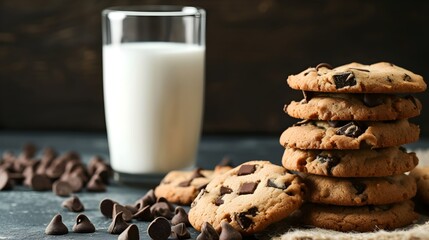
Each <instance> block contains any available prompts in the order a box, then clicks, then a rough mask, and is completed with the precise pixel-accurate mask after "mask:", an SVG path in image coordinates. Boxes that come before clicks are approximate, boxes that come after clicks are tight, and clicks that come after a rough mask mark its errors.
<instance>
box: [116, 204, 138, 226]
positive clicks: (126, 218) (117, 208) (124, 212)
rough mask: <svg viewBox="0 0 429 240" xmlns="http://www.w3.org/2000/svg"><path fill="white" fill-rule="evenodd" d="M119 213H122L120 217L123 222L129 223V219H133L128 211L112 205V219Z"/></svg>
mask: <svg viewBox="0 0 429 240" xmlns="http://www.w3.org/2000/svg"><path fill="white" fill-rule="evenodd" d="M119 212H123V214H122V217H123V218H124V221H125V222H129V221H131V219H133V214H132V213H131V212H130V210H128V209H126V208H125V207H124V206H122V205H121V204H119V203H114V204H113V211H112V217H113V216H116V215H117V214H118V213H119Z"/></svg>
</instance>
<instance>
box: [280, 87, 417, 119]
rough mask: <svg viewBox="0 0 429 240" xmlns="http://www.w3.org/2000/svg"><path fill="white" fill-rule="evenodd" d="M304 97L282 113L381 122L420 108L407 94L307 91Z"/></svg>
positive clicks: (415, 113)
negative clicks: (400, 95)
mask: <svg viewBox="0 0 429 240" xmlns="http://www.w3.org/2000/svg"><path fill="white" fill-rule="evenodd" d="M305 97H306V98H305V99H303V100H301V101H299V102H296V101H292V102H291V103H290V104H289V105H286V106H285V108H284V110H285V112H286V113H287V114H288V115H289V116H291V117H294V118H301V119H314V120H357V121H385V120H397V119H405V118H412V117H415V116H418V115H420V111H421V109H422V104H421V102H420V101H419V100H418V99H416V98H414V97H412V96H410V95H409V96H405V97H399V96H395V95H388V94H338V93H337V94H335V93H334V94H332V93H331V94H330V93H310V92H308V93H306V94H305Z"/></svg>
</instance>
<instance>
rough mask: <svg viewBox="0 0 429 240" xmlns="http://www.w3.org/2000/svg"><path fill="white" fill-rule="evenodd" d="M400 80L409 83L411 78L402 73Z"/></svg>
mask: <svg viewBox="0 0 429 240" xmlns="http://www.w3.org/2000/svg"><path fill="white" fill-rule="evenodd" d="M402 79H403V80H404V81H406V82H410V81H411V77H410V76H409V75H408V74H406V73H404V76H403V77H402Z"/></svg>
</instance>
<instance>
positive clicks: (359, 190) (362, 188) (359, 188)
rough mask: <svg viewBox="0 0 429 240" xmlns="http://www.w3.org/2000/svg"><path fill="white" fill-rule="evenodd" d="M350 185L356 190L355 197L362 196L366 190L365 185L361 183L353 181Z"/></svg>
mask: <svg viewBox="0 0 429 240" xmlns="http://www.w3.org/2000/svg"><path fill="white" fill-rule="evenodd" d="M352 185H353V187H354V189H356V194H357V195H359V194H362V193H363V192H364V191H365V189H366V184H365V183H362V182H358V181H353V182H352Z"/></svg>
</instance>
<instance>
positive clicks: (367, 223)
mask: <svg viewBox="0 0 429 240" xmlns="http://www.w3.org/2000/svg"><path fill="white" fill-rule="evenodd" d="M287 81H288V84H289V86H290V87H291V88H293V89H296V90H302V91H303V95H304V99H302V100H301V101H299V102H296V101H292V102H291V103H290V104H289V105H286V106H285V108H284V110H285V112H286V113H287V114H289V115H290V116H292V117H295V118H300V119H304V121H301V122H298V123H297V124H295V125H294V126H292V127H290V128H288V129H286V130H285V131H284V132H283V134H282V135H281V137H280V143H281V145H282V146H284V147H285V152H284V155H283V159H282V163H283V166H284V167H285V168H286V169H289V170H294V171H298V172H300V175H301V176H303V177H304V181H305V183H306V186H307V188H308V193H307V196H306V200H307V201H308V202H309V203H308V204H307V205H306V206H304V207H303V209H302V211H303V218H304V221H305V223H306V224H310V225H314V226H316V227H323V228H328V229H333V230H339V231H373V230H376V229H394V228H399V227H403V226H406V225H409V224H411V223H412V222H413V221H414V220H416V218H417V214H416V213H415V212H414V210H413V208H414V206H413V203H412V201H410V199H411V198H412V197H414V196H415V194H416V182H415V180H414V178H412V177H410V176H408V175H405V174H404V173H405V172H408V171H410V170H412V169H413V168H414V167H416V165H417V164H418V159H417V157H416V155H415V153H411V152H407V151H406V149H405V148H403V147H401V145H403V144H407V143H410V142H414V141H417V140H418V138H419V133H420V129H419V127H418V126H417V125H415V124H412V123H410V122H408V118H412V117H416V116H418V115H419V114H420V111H421V108H422V104H421V103H420V101H419V100H418V99H416V98H414V97H412V96H410V95H405V94H404V93H415V92H422V91H424V90H425V89H426V84H425V82H424V81H423V78H422V77H421V76H420V75H417V74H414V73H412V72H410V71H408V70H406V69H403V68H400V67H398V66H395V65H393V64H390V63H385V62H381V63H376V64H372V65H362V64H359V63H351V64H347V65H344V66H340V67H337V68H334V69H332V67H331V66H330V65H329V64H319V65H318V66H317V67H315V68H308V69H307V70H305V71H303V72H301V73H299V74H297V75H292V76H289V78H288V80H287ZM397 215H400V216H401V219H400V221H399V220H397V219H396V218H397V217H395V216H397Z"/></svg>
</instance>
